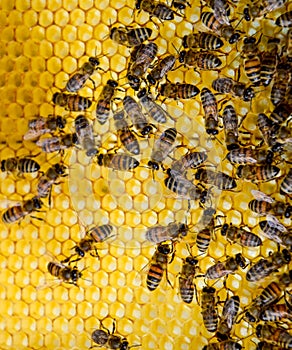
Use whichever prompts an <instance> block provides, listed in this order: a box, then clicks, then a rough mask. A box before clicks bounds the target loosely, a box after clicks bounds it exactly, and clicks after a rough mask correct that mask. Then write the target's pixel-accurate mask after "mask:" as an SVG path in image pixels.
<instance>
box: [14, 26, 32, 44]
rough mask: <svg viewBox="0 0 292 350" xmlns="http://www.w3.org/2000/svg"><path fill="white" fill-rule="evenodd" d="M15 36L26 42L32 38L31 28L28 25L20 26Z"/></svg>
mask: <svg viewBox="0 0 292 350" xmlns="http://www.w3.org/2000/svg"><path fill="white" fill-rule="evenodd" d="M15 37H16V39H17V40H18V41H20V42H25V41H26V40H28V39H29V38H30V32H29V28H28V27H27V26H18V27H17V28H16V29H15Z"/></svg>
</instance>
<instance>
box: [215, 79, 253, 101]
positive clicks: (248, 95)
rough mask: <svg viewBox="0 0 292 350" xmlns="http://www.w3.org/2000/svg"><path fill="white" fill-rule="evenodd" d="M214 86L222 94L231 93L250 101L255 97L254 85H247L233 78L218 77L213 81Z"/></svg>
mask: <svg viewBox="0 0 292 350" xmlns="http://www.w3.org/2000/svg"><path fill="white" fill-rule="evenodd" d="M212 88H213V89H214V90H215V91H217V92H219V93H221V94H231V95H232V96H234V97H239V98H241V99H243V101H245V102H248V101H251V100H252V99H253V98H254V95H255V94H254V91H253V89H252V87H246V85H245V84H243V83H239V82H236V81H235V80H233V79H231V78H217V79H215V80H214V81H213V82H212Z"/></svg>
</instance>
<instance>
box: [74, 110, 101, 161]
mask: <svg viewBox="0 0 292 350" xmlns="http://www.w3.org/2000/svg"><path fill="white" fill-rule="evenodd" d="M74 124H75V130H76V135H77V138H78V143H79V144H80V145H81V147H82V148H83V149H84V150H85V151H86V155H87V156H88V157H91V156H94V155H95V154H96V153H97V148H96V145H95V141H94V136H93V128H92V125H91V124H90V122H89V120H88V119H87V118H86V117H84V116H83V115H79V116H78V117H77V118H76V119H75V121H74Z"/></svg>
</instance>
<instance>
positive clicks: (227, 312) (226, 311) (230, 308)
mask: <svg viewBox="0 0 292 350" xmlns="http://www.w3.org/2000/svg"><path fill="white" fill-rule="evenodd" d="M239 304H240V302H239V297H238V296H237V295H233V296H232V297H230V298H229V299H226V301H225V303H224V306H223V310H222V316H221V318H220V320H219V324H218V328H217V332H216V337H217V338H218V339H220V340H227V339H228V338H229V334H230V332H231V329H232V326H233V325H234V323H235V320H236V317H237V314H238V311H239Z"/></svg>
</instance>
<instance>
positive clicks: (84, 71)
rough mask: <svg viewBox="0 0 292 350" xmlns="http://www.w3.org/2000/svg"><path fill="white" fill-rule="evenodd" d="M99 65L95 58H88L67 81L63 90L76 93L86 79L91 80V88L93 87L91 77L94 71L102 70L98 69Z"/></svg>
mask: <svg viewBox="0 0 292 350" xmlns="http://www.w3.org/2000/svg"><path fill="white" fill-rule="evenodd" d="M99 64H100V61H99V59H98V58H97V57H89V59H88V62H85V63H84V64H83V65H82V66H81V68H80V69H79V70H78V71H77V72H76V73H74V74H73V75H72V77H71V78H70V79H69V80H68V82H67V84H66V87H65V89H66V90H67V91H68V92H73V93H74V92H78V91H79V90H80V89H81V88H82V87H83V86H84V84H85V83H86V81H87V80H88V79H89V80H91V82H92V84H93V86H94V87H95V83H94V81H93V80H92V79H91V76H92V74H93V73H94V71H95V70H97V69H100V70H103V69H102V68H100V67H98V66H99Z"/></svg>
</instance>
